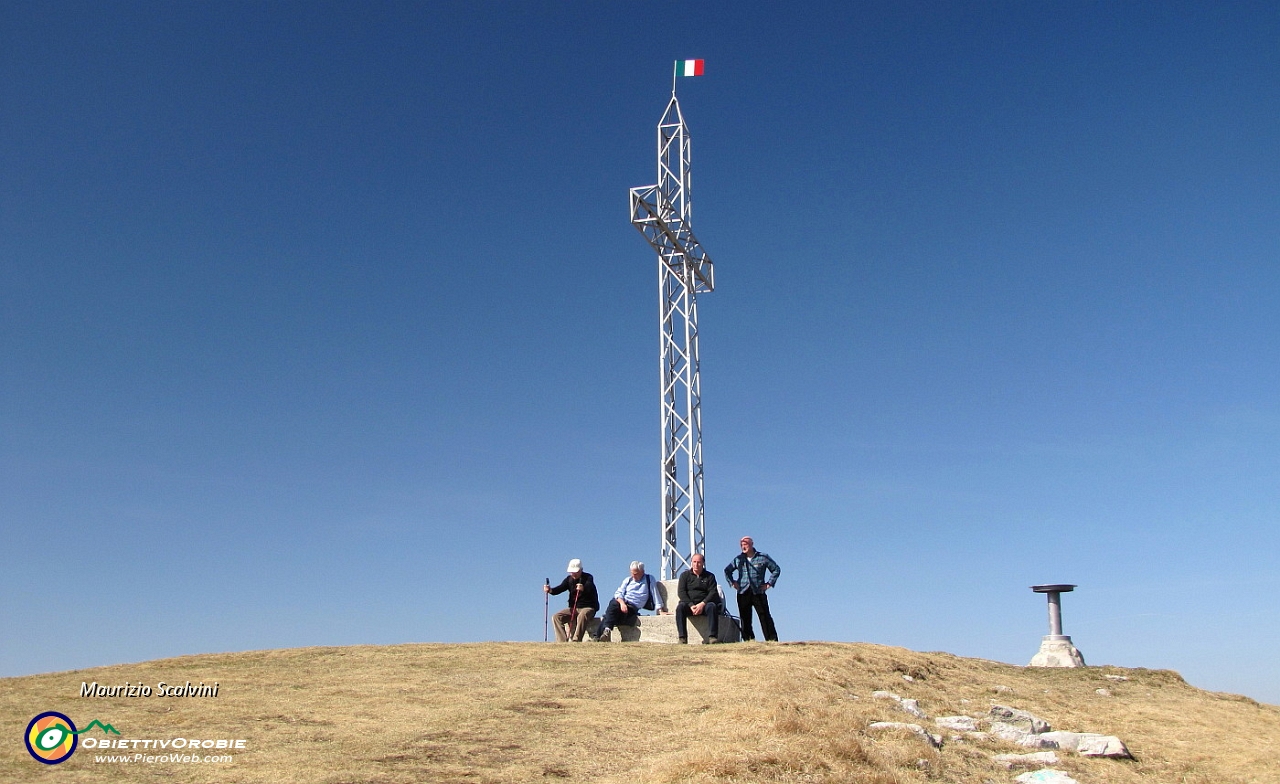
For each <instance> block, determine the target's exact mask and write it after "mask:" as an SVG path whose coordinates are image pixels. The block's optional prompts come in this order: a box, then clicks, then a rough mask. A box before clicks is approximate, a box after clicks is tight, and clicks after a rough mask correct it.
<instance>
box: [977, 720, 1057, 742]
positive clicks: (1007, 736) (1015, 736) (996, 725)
mask: <svg viewBox="0 0 1280 784" xmlns="http://www.w3.org/2000/svg"><path fill="white" fill-rule="evenodd" d="M991 734H992V735H994V736H996V737H997V738H1000V739H1001V740H1007V741H1009V742H1010V743H1016V744H1018V745H1019V746H1025V747H1027V748H1029V749H1056V748H1058V743H1057V741H1055V740H1053V739H1052V738H1049V737H1046V736H1045V735H1038V734H1036V733H1034V732H1027V731H1026V730H1024V729H1022V728H1021V727H1017V726H1014V725H1012V724H1005V723H1004V722H1000V721H993V722H992V723H991Z"/></svg>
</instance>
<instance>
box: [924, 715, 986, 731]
mask: <svg viewBox="0 0 1280 784" xmlns="http://www.w3.org/2000/svg"><path fill="white" fill-rule="evenodd" d="M933 723H934V724H937V725H938V726H939V727H941V728H943V729H944V730H956V731H957V732H976V731H977V729H978V722H976V721H974V720H973V718H972V717H969V716H939V717H938V718H936V719H934V720H933Z"/></svg>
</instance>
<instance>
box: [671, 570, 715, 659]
mask: <svg viewBox="0 0 1280 784" xmlns="http://www.w3.org/2000/svg"><path fill="white" fill-rule="evenodd" d="M689 565H690V567H691V568H690V569H689V571H687V572H685V573H684V574H682V575H680V583H679V585H678V586H677V588H676V594H677V595H678V596H679V597H680V601H679V603H678V604H676V634H678V635H679V636H680V642H681V643H684V644H687V643H688V642H689V632H688V620H689V616H690V615H701V616H705V617H706V619H707V627H708V628H707V643H708V644H710V645H715V644H716V643H718V642H720V640H719V639H718V638H719V636H720V591H719V589H718V588H717V586H716V576H715V575H714V574H712V573H711V572H708V571H707V557H706V556H705V555H703V554H701V553H697V554H695V555H694V556H693V557H692V558H690V559H689Z"/></svg>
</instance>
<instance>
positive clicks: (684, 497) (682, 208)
mask: <svg viewBox="0 0 1280 784" xmlns="http://www.w3.org/2000/svg"><path fill="white" fill-rule="evenodd" d="M689 163H690V155H689V128H688V127H687V126H686V125H685V124H684V115H682V114H681V112H680V102H679V101H677V100H676V89H675V80H674V78H673V79H672V83H671V100H670V101H668V102H667V109H666V111H665V112H663V113H662V119H661V120H660V121H659V122H658V184H657V185H646V186H644V187H641V188H632V189H631V225H633V226H635V227H636V228H637V229H638V230H639V231H640V233H641V234H643V235H644V237H645V239H646V240H648V241H649V244H650V245H651V246H653V249H654V250H655V251H657V254H658V322H659V324H660V327H661V338H660V347H659V353H660V355H661V371H660V372H661V378H662V390H661V391H662V395H661V396H662V463H661V472H662V559H661V561H662V574H661V579H663V580H670V579H674V578H675V577H676V576H677V575H679V574H680V572H681V571H683V570H684V569H686V568H688V567H689V560H690V559H691V558H692V557H693V555H694V554H695V553H703V554H705V551H706V534H705V528H704V520H703V510H702V383H701V380H700V378H699V371H698V364H699V361H698V300H697V295H698V294H702V293H705V292H709V291H711V290H713V289H714V288H715V276H714V274H713V268H712V264H711V259H710V258H708V257H707V254H706V251H704V250H703V249H702V245H701V244H699V243H698V239H697V238H696V237H694V236H693V231H692V229H691V228H690V227H689V217H690V213H691V209H690V201H689V168H690V167H689ZM686 531H687V534H685V532H686ZM682 536H684V537H685V545H686V547H685V548H682V546H681V538H682Z"/></svg>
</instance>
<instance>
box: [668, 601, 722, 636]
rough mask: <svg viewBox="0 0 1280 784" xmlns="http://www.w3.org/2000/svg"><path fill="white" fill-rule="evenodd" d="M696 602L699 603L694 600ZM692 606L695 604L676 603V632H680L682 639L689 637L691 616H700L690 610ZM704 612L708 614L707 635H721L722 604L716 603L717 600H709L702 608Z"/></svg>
mask: <svg viewBox="0 0 1280 784" xmlns="http://www.w3.org/2000/svg"><path fill="white" fill-rule="evenodd" d="M694 604H697V602H694ZM692 606H693V605H691V604H689V603H688V602H680V603H679V604H677V605H676V634H679V635H680V639H682V640H687V639H689V631H688V630H689V627H688V625H687V622H688V620H689V618H690V617H693V618H697V617H698V616H696V615H694V614H693V613H691V612H689V608H690V607H692ZM702 614H703V615H705V616H707V636H708V637H719V636H720V605H718V604H716V603H715V602H707V604H706V606H705V607H703V608H702Z"/></svg>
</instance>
